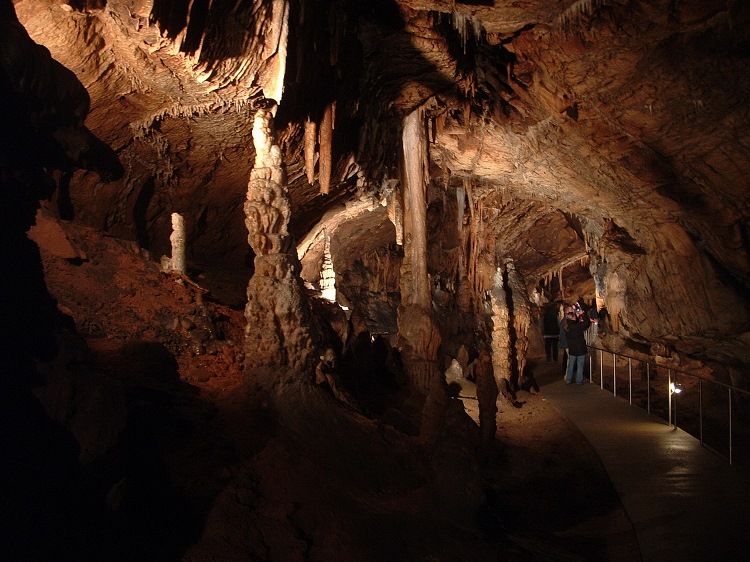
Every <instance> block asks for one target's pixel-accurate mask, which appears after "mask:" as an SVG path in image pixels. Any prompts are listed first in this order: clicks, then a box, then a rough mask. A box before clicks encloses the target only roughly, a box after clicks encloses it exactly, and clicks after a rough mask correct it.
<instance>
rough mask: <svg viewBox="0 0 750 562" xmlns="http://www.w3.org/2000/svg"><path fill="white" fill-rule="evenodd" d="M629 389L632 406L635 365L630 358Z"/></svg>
mask: <svg viewBox="0 0 750 562" xmlns="http://www.w3.org/2000/svg"><path fill="white" fill-rule="evenodd" d="M628 389H629V392H630V398H629V400H628V402H630V405H631V406H632V405H633V363H632V362H631V360H630V357H628Z"/></svg>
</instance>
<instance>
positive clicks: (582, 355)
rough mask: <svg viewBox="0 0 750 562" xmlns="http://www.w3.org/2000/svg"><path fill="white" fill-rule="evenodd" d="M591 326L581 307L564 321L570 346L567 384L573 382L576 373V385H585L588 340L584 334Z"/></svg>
mask: <svg viewBox="0 0 750 562" xmlns="http://www.w3.org/2000/svg"><path fill="white" fill-rule="evenodd" d="M590 324H591V319H590V318H589V316H588V314H586V312H584V310H583V309H582V308H581V307H580V306H576V307H575V308H574V310H573V312H569V313H568V314H567V315H566V316H565V318H564V320H563V329H564V331H565V339H566V342H567V344H568V371H567V373H566V375H565V384H570V383H572V382H573V371H574V370H575V372H576V384H583V365H584V363H585V361H586V351H587V349H586V338H585V336H584V334H585V333H586V330H588V327H589V325H590Z"/></svg>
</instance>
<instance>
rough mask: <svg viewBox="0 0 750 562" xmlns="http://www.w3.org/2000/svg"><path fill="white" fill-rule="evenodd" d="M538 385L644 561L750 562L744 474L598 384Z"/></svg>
mask: <svg viewBox="0 0 750 562" xmlns="http://www.w3.org/2000/svg"><path fill="white" fill-rule="evenodd" d="M537 378H538V380H539V382H540V384H541V385H542V386H541V391H542V394H543V395H544V396H545V398H546V399H547V400H549V401H550V402H551V403H552V404H553V405H554V406H555V407H556V408H557V409H558V410H559V411H560V412H561V413H562V414H563V415H564V416H565V417H566V418H567V419H569V420H570V421H571V422H572V423H573V424H575V425H576V426H577V427H578V428H579V429H580V431H581V432H582V433H583V435H584V436H585V437H586V439H587V440H588V441H589V443H590V444H591V445H592V447H593V448H594V449H595V450H596V452H597V453H598V454H599V456H600V458H601V460H602V463H603V464H604V467H605V469H606V471H607V473H608V474H609V477H610V478H611V480H612V483H613V484H614V487H615V489H616V490H617V492H618V494H619V495H620V499H621V501H622V504H623V506H624V508H625V510H626V512H627V514H628V516H629V517H630V519H631V521H632V523H633V527H634V529H635V533H636V536H637V539H638V544H639V547H640V551H641V555H642V559H643V560H644V561H646V562H652V561H653V562H656V561H660V562H663V561H672V560H680V561H692V560H694V561H722V562H723V561H734V560H742V561H745V560H748V559H750V473H748V471H747V470H745V469H743V468H741V467H738V466H733V465H730V464H729V462H728V460H727V459H726V458H724V457H722V456H720V455H718V454H716V453H714V452H712V451H710V450H708V449H706V448H704V447H702V446H701V445H700V442H699V441H698V440H697V439H695V438H694V437H692V436H691V435H689V434H687V433H685V432H684V431H682V430H680V429H675V428H674V427H671V426H670V425H668V424H667V422H665V421H664V420H662V419H660V418H657V417H655V416H653V415H650V414H648V413H647V412H645V411H644V410H642V409H640V408H639V407H637V406H631V405H630V404H628V402H627V401H625V400H621V399H619V398H616V397H614V396H612V394H610V393H609V392H608V391H607V390H602V389H600V387H599V386H598V385H595V384H584V385H581V386H579V385H576V384H571V385H566V384H565V383H564V382H563V380H562V377H561V376H557V372H555V375H554V376H551V377H550V376H547V377H546V378H547V381H545V380H543V379H544V378H545V377H539V376H538V375H537ZM549 379H553V380H549Z"/></svg>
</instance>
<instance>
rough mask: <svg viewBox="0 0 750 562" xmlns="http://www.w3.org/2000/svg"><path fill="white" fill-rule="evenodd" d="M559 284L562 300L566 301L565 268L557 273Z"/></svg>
mask: <svg viewBox="0 0 750 562" xmlns="http://www.w3.org/2000/svg"><path fill="white" fill-rule="evenodd" d="M557 282H558V283H559V285H560V298H561V299H563V300H564V299H565V286H564V285H563V268H562V267H561V268H560V270H559V271H558V272H557Z"/></svg>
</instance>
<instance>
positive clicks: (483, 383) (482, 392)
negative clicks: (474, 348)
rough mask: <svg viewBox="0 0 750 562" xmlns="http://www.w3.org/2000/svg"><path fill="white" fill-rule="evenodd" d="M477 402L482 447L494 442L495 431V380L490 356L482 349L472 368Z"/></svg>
mask: <svg viewBox="0 0 750 562" xmlns="http://www.w3.org/2000/svg"><path fill="white" fill-rule="evenodd" d="M474 375H475V378H476V383H477V402H478V403H479V429H480V435H481V442H482V446H483V447H490V446H491V445H492V444H493V443H494V442H495V435H496V433H497V395H498V388H497V382H495V377H494V374H493V367H492V357H491V356H490V354H489V353H487V351H486V350H484V349H482V350H481V352H480V354H479V357H478V358H477V364H476V367H475V368H474Z"/></svg>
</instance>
